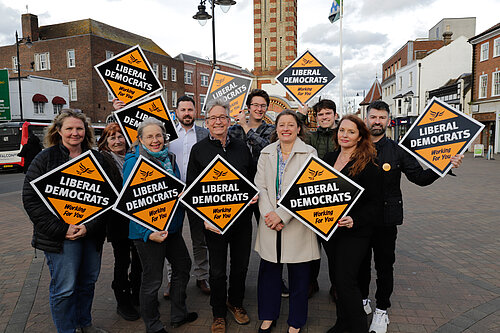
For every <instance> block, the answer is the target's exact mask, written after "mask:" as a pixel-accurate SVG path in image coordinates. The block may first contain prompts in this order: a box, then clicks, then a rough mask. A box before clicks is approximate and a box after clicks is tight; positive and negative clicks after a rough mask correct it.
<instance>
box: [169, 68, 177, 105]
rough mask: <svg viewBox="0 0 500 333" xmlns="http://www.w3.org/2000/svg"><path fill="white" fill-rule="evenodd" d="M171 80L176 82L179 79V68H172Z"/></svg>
mask: <svg viewBox="0 0 500 333" xmlns="http://www.w3.org/2000/svg"><path fill="white" fill-rule="evenodd" d="M170 81H172V82H176V81H177V69H175V68H173V67H172V68H170ZM176 99H177V98H176Z"/></svg>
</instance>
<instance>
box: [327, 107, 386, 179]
mask: <svg viewBox="0 0 500 333" xmlns="http://www.w3.org/2000/svg"><path fill="white" fill-rule="evenodd" d="M344 120H350V121H352V122H353V123H355V124H356V127H357V128H358V131H359V136H360V137H361V140H359V141H358V144H357V147H356V149H355V150H354V153H353V154H352V156H351V160H353V161H354V163H353V165H352V167H351V169H350V170H349V176H351V177H352V176H355V175H357V174H358V173H360V172H361V171H362V170H363V169H364V168H365V167H366V165H367V164H368V163H375V158H376V157H377V150H376V149H375V146H374V145H373V142H372V139H371V134H370V131H369V130H368V127H366V125H365V123H364V122H363V121H362V120H361V118H359V117H356V116H354V115H347V116H344V117H342V119H340V122H339V125H338V128H340V125H341V124H342V122H343V121H344ZM334 140H335V143H336V144H337V147H339V137H338V134H337V135H336V136H335V137H334Z"/></svg>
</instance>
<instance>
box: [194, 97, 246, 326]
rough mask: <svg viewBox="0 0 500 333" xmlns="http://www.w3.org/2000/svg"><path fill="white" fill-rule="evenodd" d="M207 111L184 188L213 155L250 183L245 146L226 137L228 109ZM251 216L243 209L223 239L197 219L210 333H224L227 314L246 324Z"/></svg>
mask: <svg viewBox="0 0 500 333" xmlns="http://www.w3.org/2000/svg"><path fill="white" fill-rule="evenodd" d="M207 110H208V111H207V114H206V124H207V127H208V130H209V132H210V133H209V136H208V138H205V139H203V140H201V141H200V142H198V143H196V144H195V145H194V146H193V148H192V150H191V155H190V157H189V164H188V170H187V185H188V186H189V185H190V184H191V183H193V182H194V181H195V179H196V178H197V177H198V175H200V173H201V172H202V171H203V170H204V169H205V168H206V167H207V165H208V164H209V163H210V162H211V161H212V160H213V159H214V158H215V156H217V155H220V156H222V157H223V158H224V159H225V160H226V161H227V162H229V163H230V164H231V165H232V166H233V167H234V168H236V169H237V170H238V171H239V172H240V173H241V174H242V175H243V176H244V177H245V178H247V179H253V177H254V175H255V166H254V162H253V159H252V155H251V154H250V150H249V149H248V147H247V145H246V144H245V142H243V141H241V140H238V139H236V138H233V137H229V136H228V128H229V123H230V120H229V105H228V104H227V103H225V102H221V101H219V100H216V101H214V102H213V103H211V104H210V105H209V106H208V108H207ZM255 201H256V200H255ZM251 214H252V212H251V210H250V209H246V210H245V211H244V212H243V213H242V214H241V215H240V216H239V217H238V219H237V220H236V221H235V222H234V223H233V224H232V226H231V228H230V229H229V230H228V231H227V232H225V233H224V235H221V234H220V233H219V231H218V230H217V229H215V228H214V227H212V226H211V225H210V224H208V223H207V222H203V221H202V220H201V219H198V221H199V223H204V224H205V228H206V230H205V239H206V241H207V246H208V251H209V263H210V270H209V280H210V287H211V293H210V305H211V306H212V313H213V316H214V320H213V323H212V327H211V331H212V332H214V333H223V332H225V331H226V320H225V318H226V313H227V310H229V311H230V312H231V313H232V314H233V316H234V319H235V320H236V322H237V323H238V324H240V325H245V324H248V323H249V322H250V319H249V318H248V315H247V312H246V310H245V309H244V308H243V298H244V295H245V280H246V276H247V271H248V263H249V260H250V247H251V242H252V220H251V218H252V216H251ZM228 247H230V248H231V251H230V256H231V261H230V269H229V271H230V273H229V294H228V293H227V282H226V281H227V276H226V266H227V252H228Z"/></svg>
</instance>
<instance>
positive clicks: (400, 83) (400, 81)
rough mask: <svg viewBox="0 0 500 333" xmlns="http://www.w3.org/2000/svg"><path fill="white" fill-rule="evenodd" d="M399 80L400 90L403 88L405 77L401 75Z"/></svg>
mask: <svg viewBox="0 0 500 333" xmlns="http://www.w3.org/2000/svg"><path fill="white" fill-rule="evenodd" d="M398 82H399V90H401V89H403V77H402V76H400V77H399V78H398Z"/></svg>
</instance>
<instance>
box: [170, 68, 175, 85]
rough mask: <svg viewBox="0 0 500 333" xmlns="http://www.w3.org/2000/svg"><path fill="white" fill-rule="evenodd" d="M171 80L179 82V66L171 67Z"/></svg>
mask: <svg viewBox="0 0 500 333" xmlns="http://www.w3.org/2000/svg"><path fill="white" fill-rule="evenodd" d="M170 81H172V82H177V68H175V67H170Z"/></svg>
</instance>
